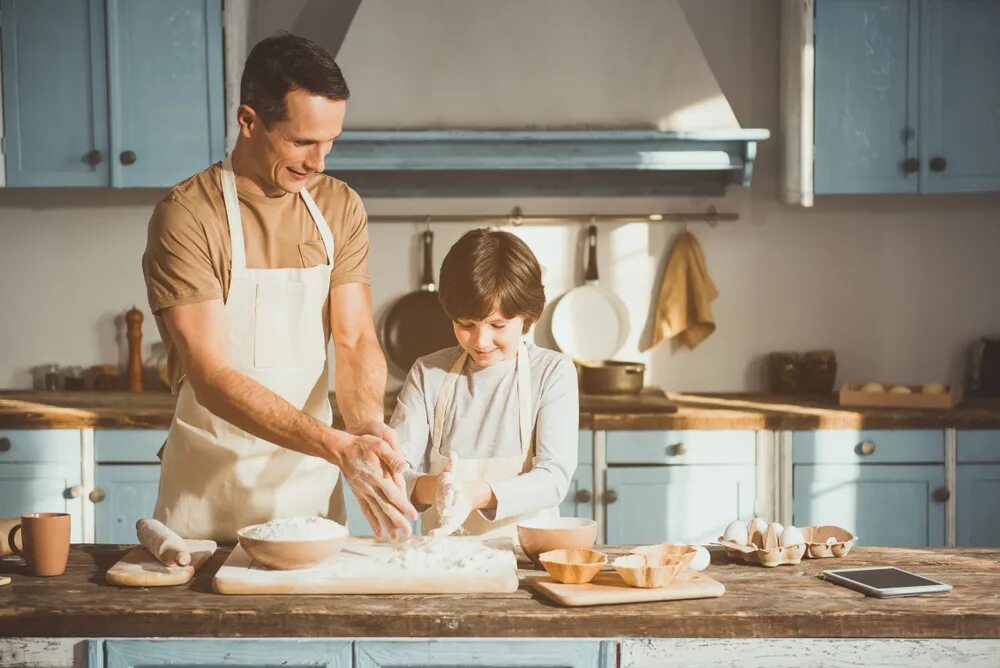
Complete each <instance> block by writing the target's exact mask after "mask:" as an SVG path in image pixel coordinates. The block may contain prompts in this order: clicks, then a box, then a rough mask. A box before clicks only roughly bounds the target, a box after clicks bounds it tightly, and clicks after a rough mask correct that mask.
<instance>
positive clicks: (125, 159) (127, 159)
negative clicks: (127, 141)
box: [118, 151, 135, 165]
mask: <svg viewBox="0 0 1000 668" xmlns="http://www.w3.org/2000/svg"><path fill="white" fill-rule="evenodd" d="M118 157H119V158H121V161H122V164H123V165H132V164H135V151H122V154H121V155H120V156H118Z"/></svg>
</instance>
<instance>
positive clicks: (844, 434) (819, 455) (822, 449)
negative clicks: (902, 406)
mask: <svg viewBox="0 0 1000 668" xmlns="http://www.w3.org/2000/svg"><path fill="white" fill-rule="evenodd" d="M792 453H793V460H794V462H795V463H796V464H899V463H931V464H937V463H941V462H944V432H943V431H940V430H936V429H926V430H925V429H906V430H889V429H860V430H858V429H822V430H818V431H797V432H794V434H793V435H792Z"/></svg>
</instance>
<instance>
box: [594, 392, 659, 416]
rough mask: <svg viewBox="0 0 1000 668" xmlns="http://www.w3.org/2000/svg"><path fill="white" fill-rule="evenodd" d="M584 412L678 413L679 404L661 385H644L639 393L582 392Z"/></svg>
mask: <svg viewBox="0 0 1000 668" xmlns="http://www.w3.org/2000/svg"><path fill="white" fill-rule="evenodd" d="M580 411H581V412H583V413H676V412H677V405H676V404H675V403H674V402H672V401H670V400H669V399H667V394H666V393H665V392H664V391H663V390H662V389H660V388H659V387H644V388H642V392H639V393H638V394H581V395H580Z"/></svg>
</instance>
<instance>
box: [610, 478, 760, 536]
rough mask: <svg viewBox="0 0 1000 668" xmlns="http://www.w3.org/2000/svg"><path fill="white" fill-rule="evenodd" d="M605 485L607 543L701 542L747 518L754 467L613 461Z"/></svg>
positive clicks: (754, 483) (750, 506)
mask: <svg viewBox="0 0 1000 668" xmlns="http://www.w3.org/2000/svg"><path fill="white" fill-rule="evenodd" d="M607 489H608V490H609V491H613V492H615V493H616V494H617V495H618V499H617V500H616V501H614V502H613V503H609V504H608V505H607V541H608V543H609V544H633V543H640V544H642V543H659V542H663V541H671V542H680V543H705V542H709V541H714V540H716V539H717V538H718V537H719V535H720V534H721V533H722V530H723V529H725V527H726V525H727V524H729V523H730V522H732V521H733V520H735V519H737V518H739V519H750V518H751V517H753V509H754V494H755V489H756V468H755V467H754V466H751V465H738V466H731V465H713V466H644V467H638V466H615V467H609V468H608V471H607Z"/></svg>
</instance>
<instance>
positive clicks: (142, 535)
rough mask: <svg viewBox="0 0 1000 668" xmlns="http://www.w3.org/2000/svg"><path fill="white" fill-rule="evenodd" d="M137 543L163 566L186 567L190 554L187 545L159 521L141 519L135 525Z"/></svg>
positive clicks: (189, 560)
mask: <svg viewBox="0 0 1000 668" xmlns="http://www.w3.org/2000/svg"><path fill="white" fill-rule="evenodd" d="M135 533H136V535H137V536H138V537H139V543H141V544H142V546H143V547H144V548H146V549H147V550H149V553H150V554H152V555H153V556H154V557H156V558H157V559H159V560H160V563H162V564H163V565H164V566H187V565H188V564H190V563H191V553H190V552H188V548H187V543H186V542H185V541H184V539H183V538H181V537H180V536H178V535H177V534H175V533H174V532H173V531H171V530H170V528H169V527H168V526H167V525H166V524H164V523H163V522H161V521H159V520H152V519H146V518H143V519H141V520H139V521H138V522H136V523H135Z"/></svg>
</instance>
